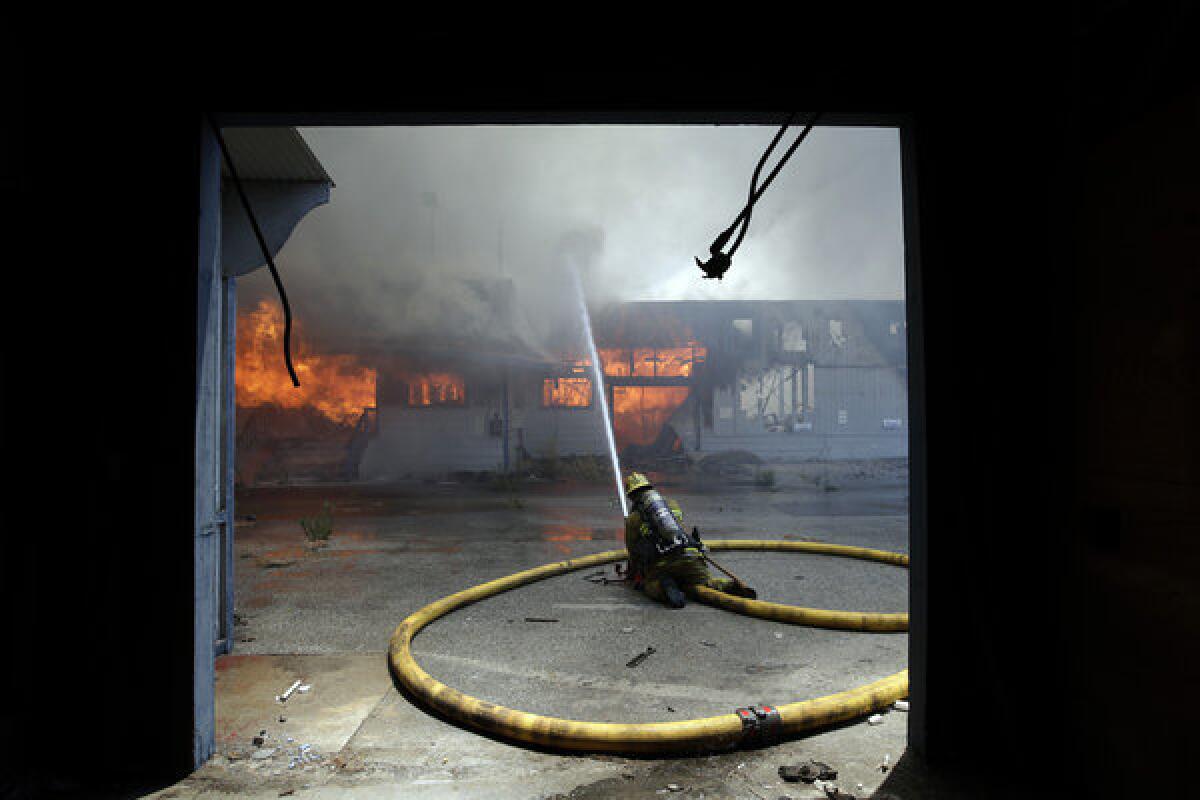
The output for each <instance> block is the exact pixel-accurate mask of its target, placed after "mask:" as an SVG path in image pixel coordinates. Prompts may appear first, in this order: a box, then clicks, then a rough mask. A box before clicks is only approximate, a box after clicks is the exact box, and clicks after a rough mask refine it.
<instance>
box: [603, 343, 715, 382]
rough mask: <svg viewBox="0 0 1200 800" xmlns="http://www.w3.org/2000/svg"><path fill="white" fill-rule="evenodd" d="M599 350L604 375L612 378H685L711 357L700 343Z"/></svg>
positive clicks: (604, 348)
mask: <svg viewBox="0 0 1200 800" xmlns="http://www.w3.org/2000/svg"><path fill="white" fill-rule="evenodd" d="M598 351H599V353H600V361H601V362H602V363H603V364H604V374H605V375H609V376H612V377H628V376H630V375H637V376H640V377H648V378H686V377H689V376H690V375H691V374H692V368H693V367H694V365H696V364H701V363H703V362H704V359H705V357H706V356H707V355H708V349H707V348H705V347H704V345H702V344H700V343H699V342H688V344H687V345H686V346H684V347H634V348H632V349H630V348H626V347H601V348H598ZM585 363H590V362H585Z"/></svg>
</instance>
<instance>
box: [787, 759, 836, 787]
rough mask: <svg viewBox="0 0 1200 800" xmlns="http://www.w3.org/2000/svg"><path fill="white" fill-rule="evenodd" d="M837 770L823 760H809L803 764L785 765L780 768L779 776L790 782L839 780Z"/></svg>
mask: <svg viewBox="0 0 1200 800" xmlns="http://www.w3.org/2000/svg"><path fill="white" fill-rule="evenodd" d="M837 776H838V774H837V770H836V769H834V768H833V767H831V766H829V765H828V764H826V763H825V762H823V761H813V760H811V759H810V760H809V761H806V762H804V763H803V764H795V765H785V766H782V767H780V768H779V777H780V778H782V779H783V780H785V781H787V782H788V783H797V782H799V781H804V782H805V783H813V782H814V781H818V780H822V781H832V780H837Z"/></svg>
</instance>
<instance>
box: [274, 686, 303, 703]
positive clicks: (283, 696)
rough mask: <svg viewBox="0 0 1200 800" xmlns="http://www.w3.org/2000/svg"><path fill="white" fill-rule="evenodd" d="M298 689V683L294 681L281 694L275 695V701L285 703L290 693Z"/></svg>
mask: <svg viewBox="0 0 1200 800" xmlns="http://www.w3.org/2000/svg"><path fill="white" fill-rule="evenodd" d="M299 688H300V681H296V682H295V683H293V684H292V685H291V686H289V687H288V688H287V690H286V691H284V693H283V694H277V695H275V699H276V700H277V701H278V702H280V703H286V702H287V699H288V698H289V697H291V696H292V692H294V691H296V690H297V689H299Z"/></svg>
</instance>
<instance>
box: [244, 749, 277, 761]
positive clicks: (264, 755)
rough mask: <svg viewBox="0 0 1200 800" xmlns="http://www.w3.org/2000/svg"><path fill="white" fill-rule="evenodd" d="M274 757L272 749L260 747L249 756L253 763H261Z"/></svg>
mask: <svg viewBox="0 0 1200 800" xmlns="http://www.w3.org/2000/svg"><path fill="white" fill-rule="evenodd" d="M273 755H275V748H274V747H260V748H259V749H257V750H255V751H254V752H253V753H251V754H250V757H251V758H253V759H254V760H255V761H263V760H266V759H268V758H270V757H271V756H273Z"/></svg>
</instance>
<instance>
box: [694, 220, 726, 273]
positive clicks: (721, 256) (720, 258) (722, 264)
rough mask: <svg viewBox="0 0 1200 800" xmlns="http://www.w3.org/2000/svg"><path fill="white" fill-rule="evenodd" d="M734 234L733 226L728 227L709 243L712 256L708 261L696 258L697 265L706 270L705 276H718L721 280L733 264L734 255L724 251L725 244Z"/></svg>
mask: <svg viewBox="0 0 1200 800" xmlns="http://www.w3.org/2000/svg"><path fill="white" fill-rule="evenodd" d="M732 234H733V226H731V227H729V228H726V229H725V230H723V231H721V233H720V234H718V235H717V238H716V239H713V243H712V244H711V245H709V247H708V252H709V254H710V255H711V256H712V258H710V259H708V261H701V260H700V259H698V258H697V259H696V266H697V267H699V268H700V269H701V270H703V271H704V277H705V278H716V279H717V280H721V278H722V277H723V276H724V275H725V273H726V272H727V271H728V270H729V267H730V266H731V265H732V264H733V256H731V255H729V254H727V253H724V252H722V251H723V249H724V248H725V244H726V243H727V242H728V241H729V237H730V236H731V235H732Z"/></svg>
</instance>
